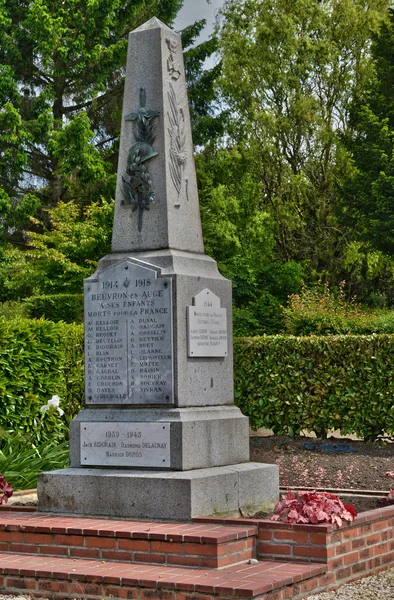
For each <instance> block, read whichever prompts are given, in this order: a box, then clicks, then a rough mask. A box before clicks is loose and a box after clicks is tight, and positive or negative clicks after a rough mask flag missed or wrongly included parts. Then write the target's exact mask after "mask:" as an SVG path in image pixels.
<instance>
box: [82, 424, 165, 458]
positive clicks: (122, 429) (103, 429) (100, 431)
mask: <svg viewBox="0 0 394 600" xmlns="http://www.w3.org/2000/svg"><path fill="white" fill-rule="evenodd" d="M170 427H171V425H170V423H120V422H117V423H84V424H83V425H82V427H81V463H82V466H85V465H86V466H97V467H98V466H105V467H170V462H171V457H170Z"/></svg>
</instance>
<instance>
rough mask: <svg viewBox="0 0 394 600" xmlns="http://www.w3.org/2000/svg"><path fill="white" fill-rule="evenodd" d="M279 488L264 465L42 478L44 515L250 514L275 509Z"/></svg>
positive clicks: (77, 472) (74, 472)
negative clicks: (251, 509)
mask: <svg viewBox="0 0 394 600" xmlns="http://www.w3.org/2000/svg"><path fill="white" fill-rule="evenodd" d="M275 484H276V491H273V488H274V487H275ZM277 484H278V467H277V466H276V465H264V464H261V463H247V464H240V465H232V466H227V467H214V468H211V469H196V470H193V471H182V472H175V471H170V472H161V473H157V472H152V471H143V470H139V471H130V470H116V471H114V470H111V469H63V470H62V471H51V472H48V473H42V474H41V475H40V478H39V481H38V496H39V499H40V502H39V510H40V511H52V512H55V513H63V514H67V513H69V514H84V515H107V516H111V517H133V518H138V519H163V520H188V519H191V518H192V517H196V516H199V515H214V514H221V515H225V514H227V515H236V514H239V511H240V510H241V511H242V514H246V513H247V510H248V509H249V507H251V506H252V507H253V510H255V509H257V510H266V509H267V508H271V507H272V505H273V503H274V502H276V500H277V498H278V491H277V490H278V485H277ZM109 490H110V492H111V493H109ZM243 502H246V504H242V503H243Z"/></svg>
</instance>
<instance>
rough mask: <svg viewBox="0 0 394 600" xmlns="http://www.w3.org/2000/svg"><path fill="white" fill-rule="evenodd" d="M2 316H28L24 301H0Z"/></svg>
mask: <svg viewBox="0 0 394 600" xmlns="http://www.w3.org/2000/svg"><path fill="white" fill-rule="evenodd" d="M0 317H5V318H6V319H16V318H18V317H27V314H26V310H25V306H24V304H23V302H15V301H11V302H0Z"/></svg>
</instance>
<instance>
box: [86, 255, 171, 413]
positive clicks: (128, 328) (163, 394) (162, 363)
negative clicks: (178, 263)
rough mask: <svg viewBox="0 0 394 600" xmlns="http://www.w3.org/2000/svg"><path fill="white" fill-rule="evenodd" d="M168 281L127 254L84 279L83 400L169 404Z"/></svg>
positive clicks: (110, 402) (169, 289)
mask: <svg viewBox="0 0 394 600" xmlns="http://www.w3.org/2000/svg"><path fill="white" fill-rule="evenodd" d="M171 284H172V280H171V278H170V277H157V270H155V268H154V267H152V268H149V266H144V263H142V262H141V261H139V263H138V264H137V263H136V262H133V261H132V260H131V259H127V260H125V261H122V262H120V263H118V264H116V265H115V266H113V267H110V268H108V269H106V270H105V271H102V272H101V273H100V274H99V275H98V276H97V279H88V280H86V281H85V394H86V404H139V405H141V404H149V405H152V404H171V403H173V357H172V352H173V350H172V285H171Z"/></svg>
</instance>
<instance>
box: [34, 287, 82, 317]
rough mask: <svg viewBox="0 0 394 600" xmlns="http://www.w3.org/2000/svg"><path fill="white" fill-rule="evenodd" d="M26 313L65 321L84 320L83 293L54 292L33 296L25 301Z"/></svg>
mask: <svg viewBox="0 0 394 600" xmlns="http://www.w3.org/2000/svg"><path fill="white" fill-rule="evenodd" d="M24 307H25V311H26V315H27V316H28V317H30V318H31V319H41V318H44V319H48V320H49V321H55V322H57V321H64V322H65V323H81V322H82V321H83V294H53V295H51V296H32V297H31V298H29V299H28V300H25V301H24Z"/></svg>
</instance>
